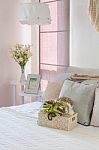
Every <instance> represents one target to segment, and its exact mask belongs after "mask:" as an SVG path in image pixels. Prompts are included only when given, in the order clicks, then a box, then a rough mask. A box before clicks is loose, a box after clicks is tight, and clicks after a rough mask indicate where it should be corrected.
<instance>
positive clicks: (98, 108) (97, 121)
mask: <svg viewBox="0 0 99 150" xmlns="http://www.w3.org/2000/svg"><path fill="white" fill-rule="evenodd" d="M91 125H93V126H99V88H96V91H95V101H94V107H93V114H92V119H91Z"/></svg>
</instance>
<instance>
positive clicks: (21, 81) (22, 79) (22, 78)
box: [20, 66, 26, 85]
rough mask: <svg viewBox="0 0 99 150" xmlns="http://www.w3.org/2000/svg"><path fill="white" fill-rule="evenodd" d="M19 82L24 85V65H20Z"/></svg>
mask: <svg viewBox="0 0 99 150" xmlns="http://www.w3.org/2000/svg"><path fill="white" fill-rule="evenodd" d="M20 83H21V85H24V84H25V83H26V77H25V66H21V77H20Z"/></svg>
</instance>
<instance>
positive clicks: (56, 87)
mask: <svg viewBox="0 0 99 150" xmlns="http://www.w3.org/2000/svg"><path fill="white" fill-rule="evenodd" d="M61 88H62V84H61V83H58V82H48V85H47V88H46V90H45V93H44V95H43V99H44V101H45V100H50V99H56V98H58V97H59V94H60V90H61Z"/></svg>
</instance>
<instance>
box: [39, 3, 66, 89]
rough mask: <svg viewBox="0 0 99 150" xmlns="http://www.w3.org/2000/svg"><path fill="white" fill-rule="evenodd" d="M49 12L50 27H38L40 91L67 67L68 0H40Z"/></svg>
mask: <svg viewBox="0 0 99 150" xmlns="http://www.w3.org/2000/svg"><path fill="white" fill-rule="evenodd" d="M40 2H41V3H47V4H48V5H49V7H50V11H51V19H52V22H51V24H50V25H44V26H41V27H40V74H41V79H42V80H41V89H42V91H43V90H44V89H45V88H46V84H47V81H48V80H52V79H53V78H54V77H55V76H56V75H57V74H60V73H64V72H66V68H67V66H68V65H69V0H40Z"/></svg>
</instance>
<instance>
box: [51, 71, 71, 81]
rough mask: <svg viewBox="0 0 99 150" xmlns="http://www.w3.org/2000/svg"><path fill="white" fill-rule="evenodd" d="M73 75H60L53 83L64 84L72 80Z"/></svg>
mask: <svg viewBox="0 0 99 150" xmlns="http://www.w3.org/2000/svg"><path fill="white" fill-rule="evenodd" d="M72 75H73V74H71V73H63V74H60V75H59V76H57V77H56V79H54V81H53V82H59V83H62V84H63V82H64V81H65V80H69V79H70V80H71V76H72Z"/></svg>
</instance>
